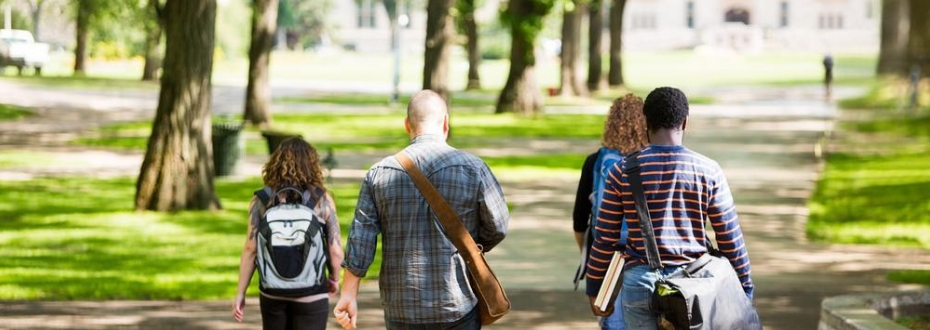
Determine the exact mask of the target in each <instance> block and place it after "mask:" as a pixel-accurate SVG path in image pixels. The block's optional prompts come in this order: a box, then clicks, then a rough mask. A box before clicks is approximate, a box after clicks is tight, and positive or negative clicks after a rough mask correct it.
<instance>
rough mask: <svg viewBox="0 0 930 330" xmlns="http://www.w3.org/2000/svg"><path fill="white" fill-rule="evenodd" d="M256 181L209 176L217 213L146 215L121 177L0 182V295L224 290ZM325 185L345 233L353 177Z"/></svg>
mask: <svg viewBox="0 0 930 330" xmlns="http://www.w3.org/2000/svg"><path fill="white" fill-rule="evenodd" d="M259 186H260V180H259V179H258V178H257V177H256V178H255V179H252V180H246V181H224V180H219V181H217V191H218V193H219V194H220V197H221V200H222V204H223V206H224V210H223V211H217V212H206V211H205V212H192V211H191V212H179V213H154V212H135V211H133V210H132V196H133V194H134V189H135V187H134V183H133V180H131V179H106V180H103V179H95V178H83V177H73V178H57V179H37V180H31V181H19V182H4V181H0V201H2V202H0V218H2V219H4V220H3V221H0V245H2V246H3V249H0V270H2V271H0V299H42V300H70V299H228V298H231V297H232V296H233V295H234V294H235V286H236V280H237V276H238V265H239V257H238V256H239V253H240V251H241V249H242V244H243V242H244V240H245V233H246V221H247V220H246V219H247V218H246V213H247V208H248V203H249V198H250V196H251V193H252V191H253V189H255V188H256V187H259ZM331 189H332V191H333V193H334V196H335V197H336V198H335V199H336V203H337V208H338V210H339V211H340V212H339V219H340V222H341V225H342V231H343V235H345V234H346V233H347V232H348V222H349V221H350V219H351V212H352V211H353V210H354V206H355V202H356V199H357V195H358V185H357V184H336V185H333V186H332V187H331ZM343 241H344V240H343ZM377 267H380V265H375V269H377ZM256 283H257V280H253V288H251V289H250V293H251V294H253V295H254V294H257V293H258V290H257V286H254V285H257V284H256ZM193 288H196V289H193Z"/></svg>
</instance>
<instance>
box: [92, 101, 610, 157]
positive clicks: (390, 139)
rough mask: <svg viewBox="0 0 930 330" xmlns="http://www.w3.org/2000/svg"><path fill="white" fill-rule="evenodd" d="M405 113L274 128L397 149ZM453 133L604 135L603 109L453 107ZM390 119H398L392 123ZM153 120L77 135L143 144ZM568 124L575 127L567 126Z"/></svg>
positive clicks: (320, 118) (470, 137) (322, 117)
mask: <svg viewBox="0 0 930 330" xmlns="http://www.w3.org/2000/svg"><path fill="white" fill-rule="evenodd" d="M403 116H404V115H403V113H401V112H393V113H388V114H338V113H336V114H319V113H315V114H279V115H276V116H275V130H279V131H284V132H291V133H296V134H300V135H302V136H303V137H304V138H305V139H307V140H308V141H310V142H311V143H313V144H314V146H316V147H317V149H318V150H320V151H323V150H327V149H328V148H333V149H334V150H335V151H336V152H337V153H338V152H339V151H340V150H355V151H360V150H396V149H399V148H401V147H403V146H406V145H407V143H409V141H408V138H407V135H406V133H405V132H404V131H403V130H402V129H401V127H403V126H402V125H403V124H402V123H403V118H404V117H403ZM451 121H452V124H451V125H452V139H453V140H454V144H455V145H456V146H457V147H462V148H467V147H476V146H484V145H488V144H490V145H494V140H496V139H497V140H499V139H509V138H527V139H544V138H570V139H594V140H597V139H599V138H600V135H601V132H602V131H603V127H604V115H575V114H565V115H548V116H544V117H540V118H526V117H518V116H512V115H493V114H486V113H475V112H462V113H453V114H452V117H451ZM390 123H395V124H394V125H391V124H390ZM151 125H152V124H151V122H148V121H145V122H134V123H121V124H114V125H110V126H106V127H103V128H100V129H98V130H97V131H96V132H95V133H94V134H92V135H89V136H87V137H82V138H79V139H76V140H75V143H77V144H79V145H86V146H96V147H108V148H119V149H134V150H144V149H145V146H146V143H147V141H148V137H149V133H150V131H151ZM566 125H569V126H570V127H571V129H565V127H566ZM245 134H246V135H247V136H250V137H252V138H248V139H246V141H245V144H246V148H245V152H246V154H256V155H257V154H267V153H268V147H267V146H266V144H265V141H264V140H263V139H261V138H260V137H259V133H258V132H256V131H252V130H247V131H246V133H245Z"/></svg>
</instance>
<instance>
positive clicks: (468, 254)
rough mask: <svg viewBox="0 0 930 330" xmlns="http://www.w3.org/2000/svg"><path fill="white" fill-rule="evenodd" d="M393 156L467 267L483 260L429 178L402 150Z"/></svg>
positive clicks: (476, 246)
mask: <svg viewBox="0 0 930 330" xmlns="http://www.w3.org/2000/svg"><path fill="white" fill-rule="evenodd" d="M394 158H396V159H397V161H398V162H399V163H400V165H401V166H403V167H404V169H405V170H407V175H409V176H410V179H412V180H413V183H414V184H416V186H417V189H419V190H420V194H422V195H423V198H425V199H426V202H427V203H429V206H430V208H431V209H432V210H433V213H436V218H439V223H440V224H441V225H442V228H443V229H445V230H446V237H448V238H449V241H452V245H454V246H455V248H456V249H458V250H459V255H461V256H462V257H463V258H465V262H466V264H467V265H468V266H469V267H474V264H475V263H476V262H481V261H479V260H484V259H482V258H480V257H478V258H476V257H475V256H476V255H480V254H481V247H480V245H478V244H477V243H475V240H474V239H473V238H472V237H471V234H469V233H468V230H466V229H465V225H463V224H462V221H461V220H460V219H459V216H458V214H456V213H455V211H454V210H452V207H451V206H449V203H448V202H446V200H445V199H444V198H442V195H440V194H439V191H438V190H436V187H434V186H433V184H432V183H430V182H429V179H427V178H426V176H425V175H423V172H421V171H420V169H419V168H417V166H416V165H415V164H413V160H411V159H410V157H407V155H406V154H404V152H403V151H401V152H398V153H397V154H396V155H394ZM463 252H464V253H463Z"/></svg>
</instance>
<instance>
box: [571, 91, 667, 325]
mask: <svg viewBox="0 0 930 330" xmlns="http://www.w3.org/2000/svg"><path fill="white" fill-rule="evenodd" d="M648 143H649V142H648V141H647V140H646V119H645V117H644V116H643V100H642V99H641V98H639V97H636V96H634V95H633V94H627V95H626V96H624V97H622V98H617V99H616V100H614V102H613V104H612V105H611V107H610V112H609V113H608V114H607V121H606V122H605V123H604V134H603V137H602V142H601V148H599V149H598V151H595V152H594V153H592V154H591V155H589V156H588V158H587V159H585V162H584V165H583V166H582V168H581V180H580V181H579V182H578V192H577V194H576V196H575V209H574V212H573V223H574V224H573V228H574V231H575V242H576V243H577V244H578V247H579V248H580V249H581V253H582V264H581V269H579V274H578V275H576V276H578V277H577V278H576V279H575V280H576V281H579V280H581V279H583V278H587V280H586V285H585V291H586V294H587V295H588V297H589V298H590V300H591V301H592V302H593V300H594V298H595V297H597V293H598V290H600V288H601V283H602V282H603V281H604V272H605V271H606V269H605V268H606V263H607V262H609V260H610V258H611V254H609V253H604V251H600V250H596V249H591V245H592V243H593V242H595V241H597V240H606V241H603V242H601V244H609V245H611V246H612V247H614V248H616V249H618V250H623V249H624V248H625V246H626V237H627V233H626V226H624V225H623V222H622V221H617V222H614V223H611V224H602V225H601V226H598V222H599V221H600V220H599V219H598V210H600V207H601V200H602V197H603V195H604V187H605V183H606V182H607V174H608V171H609V170H610V169H611V168H613V167H614V166H615V164H617V163H618V162H619V161H622V160H623V157H624V156H625V155H628V154H630V153H633V152H636V151H639V150H640V149H642V148H643V147H645V146H646V145H648ZM608 225H609V226H608ZM608 227H609V228H611V229H610V230H619V231H620V237H619V238H607V237H603V236H602V235H599V233H598V232H596V231H595V228H602V229H604V228H608ZM589 258H590V261H589ZM589 264H590V265H592V266H593V267H592V268H588V265H589ZM576 285H577V284H576ZM619 301H620V297H619V296H618V297H617V299H616V302H615V303H614V306H617V307H619V306H620V303H619ZM592 305H593V304H592ZM592 311H593V312H594V315H595V316H598V324H599V325H600V327H601V329H603V330H623V329H624V323H623V313H622V312H620V309H619V308H616V309H615V310H614V311H613V313H610V311H606V312H600V311H599V310H598V309H592Z"/></svg>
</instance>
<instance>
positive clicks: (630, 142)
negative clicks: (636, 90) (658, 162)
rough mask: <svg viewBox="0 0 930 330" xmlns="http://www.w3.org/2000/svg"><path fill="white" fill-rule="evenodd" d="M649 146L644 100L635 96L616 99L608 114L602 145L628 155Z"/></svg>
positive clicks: (629, 95) (630, 95) (628, 95)
mask: <svg viewBox="0 0 930 330" xmlns="http://www.w3.org/2000/svg"><path fill="white" fill-rule="evenodd" d="M648 144H649V142H648V138H647V137H646V117H645V116H644V115H643V99H641V98H639V97H637V96H635V95H633V94H627V95H625V96H623V97H620V98H617V99H615V100H614V103H613V104H612V105H611V106H610V112H609V113H608V114H607V121H606V122H604V137H603V141H602V142H601V145H603V146H605V147H607V148H611V149H617V150H620V152H621V153H623V154H624V155H627V154H630V153H632V152H634V151H637V150H640V149H642V148H644V147H646V145H648Z"/></svg>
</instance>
